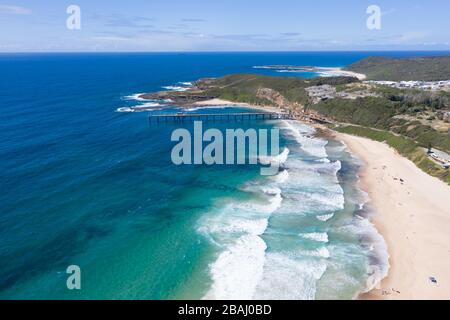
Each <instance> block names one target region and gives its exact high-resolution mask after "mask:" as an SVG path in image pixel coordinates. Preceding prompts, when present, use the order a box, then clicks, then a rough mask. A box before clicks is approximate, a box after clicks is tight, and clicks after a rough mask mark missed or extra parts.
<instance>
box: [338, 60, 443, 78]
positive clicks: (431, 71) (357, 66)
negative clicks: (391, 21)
mask: <svg viewBox="0 0 450 320" xmlns="http://www.w3.org/2000/svg"><path fill="white" fill-rule="evenodd" d="M346 70H349V71H354V72H358V73H363V74H365V75H366V76H367V79H369V80H387V81H402V80H404V81H408V80H417V81H439V80H450V56H443V57H424V58H387V57H369V58H366V59H363V60H360V61H358V62H355V63H353V64H351V65H350V66H348V67H347V68H346Z"/></svg>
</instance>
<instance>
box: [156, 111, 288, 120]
mask: <svg viewBox="0 0 450 320" xmlns="http://www.w3.org/2000/svg"><path fill="white" fill-rule="evenodd" d="M280 119H283V120H292V119H294V117H293V116H292V115H291V114H289V113H275V112H249V113H245V112H240V113H176V114H160V115H151V116H149V121H150V122H157V123H158V122H171V121H173V122H184V121H239V120H280Z"/></svg>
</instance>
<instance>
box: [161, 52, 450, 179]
mask: <svg viewBox="0 0 450 320" xmlns="http://www.w3.org/2000/svg"><path fill="white" fill-rule="evenodd" d="M377 59H378V58H377ZM377 59H376V60H377ZM394 60H398V59H394ZM419 60H420V59H419ZM425 60H427V59H425ZM431 60H432V61H434V60H433V59H431ZM325 84H327V85H331V86H333V87H335V89H336V92H337V94H335V95H333V91H332V90H331V93H329V92H330V91H329V90H328V91H327V90H326V88H322V89H319V90H318V92H319V96H320V91H321V90H324V91H325V92H326V93H325V95H324V97H321V98H317V93H316V96H315V97H316V98H315V99H310V98H309V95H308V92H307V91H306V90H305V89H306V88H308V87H313V86H318V85H325ZM349 84H351V85H349ZM356 91H362V92H366V95H362V96H359V95H353V96H352V93H353V92H356ZM316 92H317V91H316ZM170 94H171V95H175V96H176V97H170V98H173V99H176V98H178V100H181V101H195V100H196V99H199V98H200V99H202V100H205V99H211V98H221V99H224V100H229V101H235V102H247V103H250V104H256V105H277V106H278V107H282V108H284V109H288V110H290V111H292V112H294V114H297V115H298V116H300V117H302V116H307V115H314V116H316V117H317V116H321V117H325V118H327V119H328V120H334V121H336V122H339V123H341V124H348V125H349V126H347V127H343V128H342V127H339V128H338V130H341V131H342V132H347V133H352V134H357V135H361V136H365V137H369V138H371V139H374V140H377V141H386V142H387V143H388V144H389V145H390V146H392V147H393V148H395V149H396V150H397V151H398V152H399V153H400V154H402V155H404V156H405V157H407V158H409V159H411V160H412V161H414V163H416V164H417V165H418V166H419V167H420V168H421V169H423V170H424V171H426V172H428V173H430V174H431V175H434V176H436V177H440V178H442V179H444V180H445V181H447V182H449V181H450V177H449V171H448V170H447V171H446V170H444V169H442V168H441V167H440V166H438V165H437V164H435V163H434V162H433V161H431V160H430V159H429V158H428V157H427V156H426V155H425V153H424V152H423V150H422V149H421V147H422V148H430V147H432V148H436V149H439V150H442V151H444V152H447V153H450V130H449V129H450V128H449V127H448V126H447V124H446V123H444V122H443V120H442V119H443V116H442V114H443V112H444V111H445V110H447V109H450V93H448V92H430V91H421V90H414V89H398V88H391V87H387V86H380V85H367V84H362V83H361V82H360V81H359V80H358V79H356V78H350V77H324V78H314V79H302V78H297V77H295V78H294V77H269V76H262V75H253V74H234V75H229V76H225V77H222V78H219V79H202V80H199V81H197V82H196V87H195V90H192V91H186V92H181V93H179V92H175V93H174V92H172V93H170ZM330 95H331V97H330ZM164 97H165V96H164ZM165 98H167V97H165ZM439 117H440V118H439ZM350 125H352V126H350Z"/></svg>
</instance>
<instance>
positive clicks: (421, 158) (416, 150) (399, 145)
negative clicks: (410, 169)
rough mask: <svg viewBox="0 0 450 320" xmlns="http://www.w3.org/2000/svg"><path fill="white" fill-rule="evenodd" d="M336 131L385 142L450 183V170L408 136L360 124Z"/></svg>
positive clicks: (427, 171) (432, 174)
mask: <svg viewBox="0 0 450 320" xmlns="http://www.w3.org/2000/svg"><path fill="white" fill-rule="evenodd" d="M334 129H335V130H336V131H339V132H342V133H347V134H352V135H357V136H360V137H365V138H369V139H372V140H375V141H379V142H385V143H387V144H388V145H389V146H390V147H392V148H394V149H395V150H397V152H398V153H400V154H401V155H402V156H404V157H406V158H408V159H409V160H411V161H412V162H414V163H415V164H416V165H417V166H418V167H419V168H420V169H422V170H423V171H425V172H426V173H428V174H429V175H431V176H434V177H437V178H439V179H441V180H443V181H445V182H446V183H448V184H449V185H450V171H449V170H446V169H444V168H442V167H441V166H439V165H438V164H436V163H434V162H433V161H432V160H430V159H429V158H428V157H427V155H426V154H425V152H424V150H423V149H421V148H420V147H419V145H418V144H417V143H416V142H415V141H413V140H411V139H408V138H405V137H402V136H398V135H395V134H393V133H390V132H388V131H385V130H374V129H371V128H366V127H359V126H340V127H336V128H334Z"/></svg>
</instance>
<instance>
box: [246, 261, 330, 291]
mask: <svg viewBox="0 0 450 320" xmlns="http://www.w3.org/2000/svg"><path fill="white" fill-rule="evenodd" d="M326 269H327V265H326V262H324V261H322V260H321V259H318V258H316V257H303V258H302V259H299V258H296V257H294V256H292V255H290V254H289V253H267V254H266V259H265V264H264V272H263V275H262V279H261V281H260V282H259V284H258V287H257V290H256V293H255V295H254V296H253V298H255V299H261V300H270V299H278V300H284V299H285V300H313V299H314V298H315V295H316V284H317V280H319V279H320V278H321V277H322V276H323V274H324V273H325V271H326Z"/></svg>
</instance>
